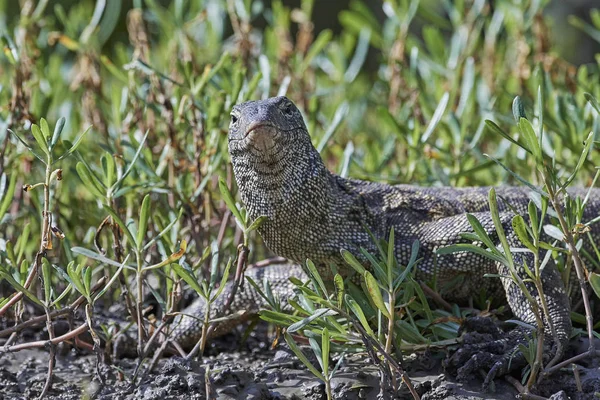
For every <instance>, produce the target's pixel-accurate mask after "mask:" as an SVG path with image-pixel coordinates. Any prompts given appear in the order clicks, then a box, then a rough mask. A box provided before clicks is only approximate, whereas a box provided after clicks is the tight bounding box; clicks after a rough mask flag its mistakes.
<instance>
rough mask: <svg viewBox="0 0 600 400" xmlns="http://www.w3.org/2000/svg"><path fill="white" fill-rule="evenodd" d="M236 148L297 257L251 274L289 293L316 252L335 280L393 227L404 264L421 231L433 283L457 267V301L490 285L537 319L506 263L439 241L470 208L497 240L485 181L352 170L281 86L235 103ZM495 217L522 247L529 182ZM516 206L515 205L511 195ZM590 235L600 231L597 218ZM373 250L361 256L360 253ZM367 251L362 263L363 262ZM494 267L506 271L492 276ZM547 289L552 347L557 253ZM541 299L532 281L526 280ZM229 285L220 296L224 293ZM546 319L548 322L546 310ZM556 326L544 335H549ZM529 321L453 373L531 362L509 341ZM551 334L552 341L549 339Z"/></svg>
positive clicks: (265, 209) (257, 302) (563, 337)
mask: <svg viewBox="0 0 600 400" xmlns="http://www.w3.org/2000/svg"><path fill="white" fill-rule="evenodd" d="M228 145H229V153H230V156H231V162H232V164H233V172H234V175H235V180H236V182H237V186H238V188H239V194H240V197H241V200H242V202H243V203H244V205H245V206H246V208H247V212H248V213H249V216H250V217H251V218H252V219H255V218H258V217H260V216H266V217H267V220H266V222H265V223H264V224H263V225H261V226H260V228H259V229H258V231H259V234H260V235H261V237H262V239H263V240H264V242H265V244H266V246H267V247H268V248H269V249H270V250H271V251H272V252H273V253H275V254H276V255H278V256H281V257H285V258H287V259H288V260H290V262H289V263H286V264H283V265H273V266H269V267H266V268H260V269H250V270H249V271H248V272H247V274H248V275H250V276H252V277H253V278H254V279H255V280H256V281H260V280H262V279H263V278H267V279H268V280H269V282H270V283H271V286H272V288H273V290H274V292H276V293H277V294H279V296H280V297H281V298H282V299H284V300H285V299H286V298H287V297H288V296H290V295H291V294H292V288H293V285H292V284H291V283H290V282H289V280H288V278H289V277H292V276H294V277H299V278H304V279H305V278H306V275H304V272H303V270H302V268H301V267H300V265H302V264H303V263H304V262H305V261H306V260H307V259H310V260H312V261H313V262H314V264H315V265H316V266H317V268H318V270H319V273H320V274H321V275H322V277H323V279H324V280H325V281H331V279H332V274H331V269H330V265H332V264H333V265H335V266H336V267H337V271H338V272H340V273H341V274H343V275H347V274H350V273H351V271H353V270H352V268H350V267H349V266H348V265H347V264H346V263H345V261H344V259H343V258H342V255H341V253H340V250H341V249H346V250H348V251H350V252H351V253H353V254H354V255H355V256H356V257H358V258H359V259H362V255H361V253H360V251H359V250H360V248H364V249H367V250H368V251H370V252H371V253H374V252H376V247H375V244H374V243H373V242H372V239H371V237H370V236H369V234H368V232H367V230H366V229H365V227H366V228H368V229H369V230H370V231H371V232H372V233H373V234H374V235H375V236H376V237H377V238H387V237H388V235H389V232H390V229H391V228H393V229H394V231H395V237H396V240H395V255H396V257H397V259H398V261H399V263H400V264H406V263H407V262H408V260H409V257H410V253H411V246H412V243H413V242H414V241H415V240H418V241H419V242H420V249H419V257H420V258H421V261H420V263H419V264H418V265H417V270H416V271H415V278H416V279H418V280H422V281H427V280H429V279H431V278H432V276H433V275H434V274H435V275H436V279H437V280H438V282H441V283H443V282H450V281H451V280H452V279H454V278H455V277H456V276H458V275H459V274H460V275H462V276H463V281H462V282H463V283H462V285H460V286H459V287H457V288H456V289H455V290H453V291H452V292H451V293H449V294H448V295H447V296H446V298H447V299H448V300H451V301H459V302H460V301H461V300H465V299H467V298H469V296H472V295H475V294H476V293H479V292H480V291H481V290H482V289H485V290H486V291H487V293H490V294H493V293H502V294H503V295H505V297H506V300H507V302H508V305H509V306H510V309H511V310H512V312H513V313H514V315H515V316H516V317H517V318H519V319H520V320H522V321H523V322H526V323H529V324H532V325H534V326H535V318H534V315H533V312H532V311H531V308H530V306H529V304H528V302H527V299H526V298H525V296H524V294H523V293H522V291H521V290H520V289H519V288H518V287H517V285H515V284H514V282H513V281H512V280H511V279H509V278H502V276H503V277H507V276H509V273H508V271H507V268H506V267H505V266H504V265H503V264H501V263H496V262H494V261H491V260H490V259H488V258H486V257H483V256H481V255H479V254H475V253H471V252H461V253H454V254H447V255H438V254H436V251H437V250H438V249H439V248H441V247H444V246H447V245H451V244H455V243H461V242H464V239H463V238H462V237H461V233H462V232H472V228H471V225H470V224H469V222H468V220H467V214H468V213H470V214H473V215H474V216H476V217H477V219H478V220H479V221H480V222H481V224H482V226H483V227H484V229H485V230H486V232H487V233H488V234H489V235H490V236H491V237H492V238H493V239H494V240H496V241H498V238H497V235H496V231H495V228H494V224H493V221H492V217H491V214H490V212H489V205H488V191H489V188H485V187H467V188H452V187H419V186H412V185H388V184H384V183H375V182H367V181H362V180H356V179H347V178H343V177H340V176H338V175H335V174H333V173H331V172H330V171H329V170H328V169H327V168H326V166H325V164H324V162H323V160H322V159H321V156H320V154H319V152H318V151H317V150H316V149H315V147H314V146H313V144H312V142H311V138H310V135H309V133H308V130H307V128H306V125H305V123H304V120H303V117H302V114H301V113H300V111H299V110H298V108H297V107H296V106H295V105H294V103H293V102H292V101H290V100H289V99H288V98H286V97H274V98H269V99H266V100H260V101H250V102H245V103H242V104H238V105H236V106H235V107H233V110H232V112H231V123H230V126H229V136H228ZM591 190H592V192H591V195H590V201H589V203H588V205H587V207H586V211H585V215H584V218H583V220H584V221H587V220H590V219H591V218H593V217H596V216H597V215H598V210H599V209H600V191H599V190H596V189H591ZM496 191H497V194H498V195H499V196H500V197H501V198H502V199H503V200H504V201H500V202H499V207H500V218H501V221H502V224H503V226H504V230H505V232H506V235H507V238H508V240H509V242H510V245H511V246H512V247H524V246H523V245H522V244H521V243H520V242H519V240H518V239H517V236H516V234H515V233H514V231H513V228H512V225H511V220H512V218H513V216H514V215H515V214H514V212H515V211H516V212H517V213H520V214H525V213H526V212H527V205H528V203H529V201H530V197H529V192H530V191H531V190H530V189H528V188H524V187H498V188H497V189H496ZM585 193H586V191H585V189H574V190H572V191H571V192H570V194H572V195H581V196H583V195H585ZM509 205H510V206H509ZM592 233H593V236H594V237H595V238H598V237H600V236H599V233H600V232H599V230H598V229H597V228H593V230H592ZM513 256H514V260H515V264H516V266H517V272H518V274H519V275H520V276H521V277H522V278H525V277H526V276H525V272H524V269H523V267H522V266H523V263H524V262H526V263H527V264H528V265H533V256H532V254H531V253H526V252H516V253H515V254H514V255H513ZM365 261H366V260H365ZM368 265H369V264H368V263H366V262H365V267H368ZM485 274H497V275H500V276H501V278H485V277H484V275H485ZM542 281H543V289H544V293H545V295H546V301H547V306H548V309H549V315H550V316H551V319H552V323H553V324H554V327H555V329H556V333H557V338H558V340H559V342H560V344H561V345H562V346H556V344H555V345H554V346H553V348H552V349H551V350H549V353H548V354H552V352H554V353H556V351H560V350H558V349H560V348H563V349H564V345H565V344H566V342H567V341H568V339H569V335H570V334H571V329H572V327H571V319H570V301H569V297H568V295H567V291H566V289H565V287H564V284H563V281H562V279H561V276H560V274H559V273H558V271H557V269H556V267H555V266H554V265H553V264H552V263H550V264H548V265H547V266H546V267H545V268H544V269H543V272H542ZM528 287H529V289H530V290H531V292H532V294H533V296H534V298H536V300H538V302H539V296H538V295H537V291H536V290H535V288H534V287H533V286H532V285H530V284H528ZM229 290H230V287H228V288H227V289H225V293H224V294H223V295H222V296H221V298H223V299H225V298H227V297H228V296H227V292H228V291H229ZM264 303H265V302H264V300H263V299H262V298H261V297H260V296H259V294H258V293H256V291H255V290H254V289H253V288H252V287H250V285H246V288H245V290H244V292H243V293H242V292H240V293H238V294H237V295H236V297H235V299H234V301H233V303H232V304H231V308H230V310H229V311H228V313H229V314H230V313H233V312H235V311H236V310H245V313H243V314H241V315H240V316H239V318H237V320H234V321H231V320H230V321H229V322H228V323H227V324H225V325H224V326H222V327H221V328H222V329H219V330H220V331H223V330H225V329H227V328H229V327H230V326H231V325H232V323H235V322H237V321H240V320H243V319H245V318H247V317H248V316H249V315H251V314H255V313H256V312H257V311H258V310H259V309H260V307H262V306H264ZM203 310H204V305H203V304H202V300H197V301H196V302H195V303H194V304H192V305H191V306H190V307H189V308H188V309H187V310H185V311H184V312H185V313H188V314H189V313H191V314H201V313H203ZM213 314H214V315H213V317H218V316H222V315H220V313H219V303H217V304H214V305H213ZM544 323H545V324H546V327H548V321H544ZM200 325H201V323H200V322H199V321H198V320H196V319H192V318H189V317H185V316H183V317H180V318H179V320H178V321H177V322H176V324H175V328H174V332H173V335H172V336H171V337H172V338H174V339H175V340H177V341H178V342H179V343H180V344H182V345H184V346H191V345H192V344H193V343H194V342H195V341H197V339H198V337H199V335H200V330H201V326H200ZM548 337H549V335H548ZM524 338H525V333H524V331H523V328H520V327H517V328H516V329H515V330H514V331H512V332H509V333H506V334H505V337H501V338H500V339H498V340H495V341H491V342H488V343H485V344H482V345H477V346H470V347H469V346H465V347H466V348H465V349H461V351H458V352H457V353H456V354H455V355H454V356H453V357H454V359H453V362H454V364H455V367H456V368H457V369H458V376H459V378H460V377H463V378H465V377H468V376H469V374H471V373H472V372H473V371H476V370H477V369H480V368H485V369H487V370H488V371H489V373H488V376H487V378H486V383H489V381H491V380H492V379H493V378H494V377H495V376H499V375H502V374H505V373H507V372H509V371H510V370H512V369H515V368H517V367H520V366H522V365H523V364H524V363H525V361H524V358H523V357H522V356H521V357H519V356H516V355H515V354H518V352H517V353H515V352H514V351H513V350H514V349H516V346H517V345H518V343H521V342H523V340H524ZM549 341H551V340H549Z"/></svg>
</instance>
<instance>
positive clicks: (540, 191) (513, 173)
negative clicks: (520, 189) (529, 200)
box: [484, 154, 548, 197]
mask: <svg viewBox="0 0 600 400" xmlns="http://www.w3.org/2000/svg"><path fill="white" fill-rule="evenodd" d="M484 156H486V157H488V158H489V159H490V160H492V161H494V162H495V163H496V164H498V165H499V166H501V167H502V169H504V170H505V171H506V172H508V173H509V174H511V175H512V176H513V177H514V178H515V179H517V180H518V181H519V182H521V183H522V184H523V185H525V186H527V187H528V188H529V189H531V190H533V191H534V192H536V193H538V194H540V195H541V196H544V197H548V193H546V192H544V191H542V190H540V188H538V187H536V186H534V185H532V184H531V183H529V182H528V181H527V180H526V179H523V178H522V177H521V176H520V175H519V174H517V173H516V172H514V171H512V170H511V169H510V168H508V167H507V166H506V165H504V164H503V163H502V162H501V161H500V160H497V159H496V158H494V157H492V156H490V155H489V154H484Z"/></svg>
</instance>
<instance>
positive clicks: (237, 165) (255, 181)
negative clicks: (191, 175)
mask: <svg viewBox="0 0 600 400" xmlns="http://www.w3.org/2000/svg"><path fill="white" fill-rule="evenodd" d="M275 146H277V149H276V151H269V152H260V153H258V152H253V151H251V149H248V148H245V149H238V148H236V147H235V143H233V146H232V143H231V142H230V154H231V159H232V164H233V171H234V175H235V178H236V181H237V184H238V187H239V190H240V197H241V199H242V201H243V202H244V204H245V205H246V208H247V210H248V213H249V215H250V217H251V218H252V219H256V218H258V217H260V216H266V217H268V220H267V222H265V223H264V224H263V225H262V226H261V228H260V229H259V233H260V235H261V237H262V238H263V240H264V241H265V244H266V245H267V246H268V247H269V248H270V249H271V251H273V252H274V253H276V254H277V255H280V256H283V257H286V258H290V259H292V260H295V261H298V262H304V261H305V260H306V258H307V257H316V256H317V254H311V253H312V251H311V250H313V249H314V250H315V251H317V248H318V247H319V241H321V240H323V238H324V237H326V235H327V234H328V232H329V231H330V229H329V228H330V227H329V224H330V219H329V215H330V209H331V208H332V203H333V199H334V196H332V194H333V193H332V177H333V175H332V174H331V173H330V172H329V171H328V170H327V168H326V167H325V165H324V164H323V161H322V160H321V156H320V155H319V152H318V151H317V150H316V149H315V148H314V147H313V145H312V143H311V142H310V137H309V136H308V134H307V133H306V131H303V130H298V132H287V133H286V135H280V136H279V137H278V140H277V141H276V144H275Z"/></svg>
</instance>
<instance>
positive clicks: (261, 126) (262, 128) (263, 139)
mask: <svg viewBox="0 0 600 400" xmlns="http://www.w3.org/2000/svg"><path fill="white" fill-rule="evenodd" d="M276 135H277V130H276V129H275V127H274V126H273V125H271V124H269V123H266V122H263V121H261V122H255V123H252V124H250V126H249V127H248V129H247V130H246V133H245V135H244V137H245V138H246V140H247V142H248V143H249V144H252V145H253V146H254V147H256V148H257V149H258V150H260V151H263V152H266V151H269V150H271V149H273V147H275V140H274V139H275V136H276Z"/></svg>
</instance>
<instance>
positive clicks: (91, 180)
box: [75, 161, 106, 198]
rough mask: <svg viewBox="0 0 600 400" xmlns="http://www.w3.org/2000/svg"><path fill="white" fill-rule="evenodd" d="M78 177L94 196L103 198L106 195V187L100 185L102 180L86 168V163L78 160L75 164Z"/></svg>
mask: <svg viewBox="0 0 600 400" xmlns="http://www.w3.org/2000/svg"><path fill="white" fill-rule="evenodd" d="M75 169H76V170H77V174H78V175H79V179H81V181H82V182H83V184H84V186H85V187H86V188H87V189H88V190H89V191H90V192H91V193H92V194H93V195H94V196H96V197H99V198H104V197H105V196H106V188H104V185H102V182H100V181H99V180H98V178H96V176H95V175H94V174H93V173H92V172H91V171H90V170H89V169H88V167H87V165H85V164H84V163H82V162H81V161H79V162H78V163H77V165H76V166H75Z"/></svg>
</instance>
